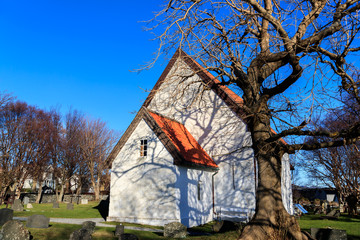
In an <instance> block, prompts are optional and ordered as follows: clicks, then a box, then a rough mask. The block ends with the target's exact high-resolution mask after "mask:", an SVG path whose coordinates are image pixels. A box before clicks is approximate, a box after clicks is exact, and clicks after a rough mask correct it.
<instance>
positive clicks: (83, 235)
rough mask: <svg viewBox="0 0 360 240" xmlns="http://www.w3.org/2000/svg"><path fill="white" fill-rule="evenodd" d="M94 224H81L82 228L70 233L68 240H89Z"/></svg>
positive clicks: (89, 222) (90, 222)
mask: <svg viewBox="0 0 360 240" xmlns="http://www.w3.org/2000/svg"><path fill="white" fill-rule="evenodd" d="M95 225H96V223H95V222H92V221H86V222H83V224H82V228H80V229H79V230H76V231H74V232H73V233H71V235H70V238H69V240H91V239H92V238H91V234H92V233H93V232H94V229H95Z"/></svg>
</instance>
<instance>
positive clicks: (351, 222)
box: [299, 215, 360, 240]
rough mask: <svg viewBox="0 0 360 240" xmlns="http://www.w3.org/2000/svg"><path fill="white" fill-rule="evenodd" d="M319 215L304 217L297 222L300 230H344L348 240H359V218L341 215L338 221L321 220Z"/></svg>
mask: <svg viewBox="0 0 360 240" xmlns="http://www.w3.org/2000/svg"><path fill="white" fill-rule="evenodd" d="M320 216H321V215H305V216H302V217H301V219H300V220H299V224H300V228H301V229H302V230H305V231H308V232H310V229H311V228H334V229H343V230H346V234H347V235H348V240H360V217H357V218H351V217H349V216H347V215H342V216H341V217H339V219H338V220H327V219H321V218H320Z"/></svg>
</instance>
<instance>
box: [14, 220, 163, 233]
mask: <svg viewBox="0 0 360 240" xmlns="http://www.w3.org/2000/svg"><path fill="white" fill-rule="evenodd" d="M13 219H15V220H20V221H26V220H27V217H13ZM86 221H93V222H95V223H96V226H98V227H111V228H114V229H115V225H110V224H106V223H104V222H105V220H104V219H103V218H50V222H53V223H66V224H77V225H81V224H82V223H83V222H86ZM125 229H131V230H137V231H147V232H163V230H160V229H154V228H144V227H133V226H125Z"/></svg>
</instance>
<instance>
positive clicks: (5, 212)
mask: <svg viewBox="0 0 360 240" xmlns="http://www.w3.org/2000/svg"><path fill="white" fill-rule="evenodd" d="M13 216H14V210H12V209H9V208H2V209H0V226H2V225H4V224H5V223H6V222H7V221H10V220H12V219H13Z"/></svg>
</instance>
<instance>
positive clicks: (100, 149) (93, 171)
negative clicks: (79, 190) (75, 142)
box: [80, 119, 115, 200]
mask: <svg viewBox="0 0 360 240" xmlns="http://www.w3.org/2000/svg"><path fill="white" fill-rule="evenodd" d="M83 133H84V135H83V139H82V142H81V145H80V146H81V149H82V153H83V158H84V159H86V161H85V162H86V165H87V169H88V171H89V173H90V181H91V185H92V187H93V189H94V193H95V200H99V199H100V187H101V185H102V183H103V180H104V176H106V175H108V173H107V171H108V166H107V165H106V162H105V160H106V158H107V156H108V155H109V153H110V151H111V150H112V147H113V145H114V143H115V137H114V133H113V131H111V130H109V129H108V128H107V127H106V124H105V122H102V121H100V120H99V119H97V120H87V121H86V124H85V128H84V130H83Z"/></svg>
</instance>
